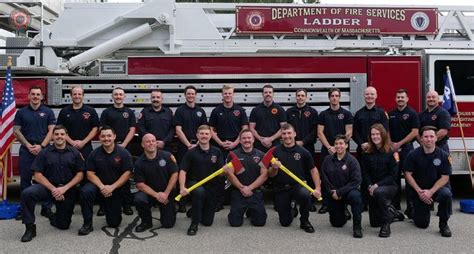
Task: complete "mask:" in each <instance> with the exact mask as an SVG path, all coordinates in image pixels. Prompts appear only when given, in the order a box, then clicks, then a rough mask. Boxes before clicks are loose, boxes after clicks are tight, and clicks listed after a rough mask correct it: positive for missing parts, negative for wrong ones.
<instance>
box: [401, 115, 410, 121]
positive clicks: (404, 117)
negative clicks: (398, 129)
mask: <svg viewBox="0 0 474 254" xmlns="http://www.w3.org/2000/svg"><path fill="white" fill-rule="evenodd" d="M408 118H410V115H409V114H403V115H402V119H403V120H405V121H406V120H407V119H408Z"/></svg>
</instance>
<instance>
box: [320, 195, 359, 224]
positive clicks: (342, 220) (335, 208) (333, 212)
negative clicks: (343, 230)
mask: <svg viewBox="0 0 474 254" xmlns="http://www.w3.org/2000/svg"><path fill="white" fill-rule="evenodd" d="M347 204H348V205H350V206H351V211H352V217H353V218H352V219H353V221H354V222H356V221H361V219H362V195H361V193H360V191H359V190H357V189H354V190H351V191H350V192H349V193H347V194H346V195H345V196H343V197H342V199H340V200H335V199H333V198H332V197H331V198H329V199H328V211H329V222H330V223H331V225H332V226H333V227H342V226H344V225H345V224H346V222H347V219H346V215H345V214H344V211H345V209H346V205H347Z"/></svg>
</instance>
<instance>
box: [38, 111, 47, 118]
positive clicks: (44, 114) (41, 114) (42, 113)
mask: <svg viewBox="0 0 474 254" xmlns="http://www.w3.org/2000/svg"><path fill="white" fill-rule="evenodd" d="M38 115H39V117H41V118H43V117H45V116H46V113H44V112H40V113H38Z"/></svg>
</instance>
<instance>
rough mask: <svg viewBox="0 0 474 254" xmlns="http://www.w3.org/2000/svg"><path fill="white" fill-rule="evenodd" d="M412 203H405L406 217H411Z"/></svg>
mask: <svg viewBox="0 0 474 254" xmlns="http://www.w3.org/2000/svg"><path fill="white" fill-rule="evenodd" d="M413 213H414V211H413V204H412V203H407V209H406V210H405V215H406V216H407V217H408V219H413Z"/></svg>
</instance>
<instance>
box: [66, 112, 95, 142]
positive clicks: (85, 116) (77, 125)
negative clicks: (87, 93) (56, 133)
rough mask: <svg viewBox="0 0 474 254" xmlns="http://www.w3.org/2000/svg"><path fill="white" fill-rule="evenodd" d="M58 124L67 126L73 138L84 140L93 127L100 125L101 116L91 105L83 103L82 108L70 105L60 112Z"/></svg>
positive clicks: (68, 132)
mask: <svg viewBox="0 0 474 254" xmlns="http://www.w3.org/2000/svg"><path fill="white" fill-rule="evenodd" d="M57 124H58V125H59V124H61V125H63V126H64V127H66V129H67V134H68V135H69V137H70V138H71V139H72V140H83V139H85V138H86V137H87V135H89V133H90V131H91V130H92V129H93V128H95V127H99V116H98V115H97V112H96V111H95V109H94V108H93V107H91V106H88V105H82V107H81V108H79V109H74V108H73V107H72V105H69V106H66V107H65V108H63V109H61V111H60V112H59V116H58V122H57ZM89 143H90V141H89Z"/></svg>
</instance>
